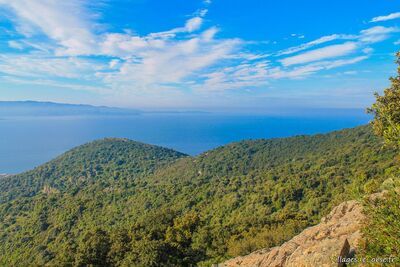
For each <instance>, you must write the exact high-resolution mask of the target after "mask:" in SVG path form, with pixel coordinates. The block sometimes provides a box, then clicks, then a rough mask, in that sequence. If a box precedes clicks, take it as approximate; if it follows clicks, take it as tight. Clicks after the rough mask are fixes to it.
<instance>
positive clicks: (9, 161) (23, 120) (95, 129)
mask: <svg viewBox="0 0 400 267" xmlns="http://www.w3.org/2000/svg"><path fill="white" fill-rule="evenodd" d="M370 119H371V118H370V117H369V116H368V115H366V114H364V112H352V113H351V114H348V113H346V112H342V113H340V114H329V113H325V114H308V115H262V114H261V115H260V114H256V115H254V114H251V115H248V114H223V113H221V114H219V113H143V114H140V115H131V116H56V117H51V116H45V117H8V118H7V117H6V118H0V174H16V173H20V172H24V171H27V170H30V169H32V168H35V167H37V166H39V165H41V164H43V163H45V162H47V161H49V160H51V159H53V158H54V157H56V156H58V155H60V154H62V153H64V152H66V151H67V150H69V149H71V148H73V147H75V146H78V145H81V144H84V143H87V142H90V141H93V140H95V139H101V138H105V137H121V138H129V139H132V140H136V141H140V142H144V143H149V144H154V145H159V146H163V147H168V148H172V149H175V150H177V151H180V152H183V153H186V154H189V155H193V156H195V155H198V154H200V153H203V152H205V151H207V150H210V149H213V148H216V147H218V146H222V145H225V144H228V143H231V142H237V141H241V140H245V139H260V138H277V137H288V136H294V135H304V134H318V133H326V132H330V131H333V130H339V129H343V128H350V127H355V126H359V125H363V124H366V123H368V121H369V120H370Z"/></svg>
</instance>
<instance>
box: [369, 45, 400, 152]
mask: <svg viewBox="0 0 400 267" xmlns="http://www.w3.org/2000/svg"><path fill="white" fill-rule="evenodd" d="M396 56H397V59H396V63H397V65H398V68H397V76H395V77H391V78H390V82H391V86H390V87H389V88H387V89H385V91H384V94H383V95H382V96H381V95H379V94H378V93H375V97H376V102H375V103H374V104H373V105H372V106H371V108H369V109H368V112H369V113H372V114H374V116H375V118H374V120H373V121H372V126H373V128H374V131H375V133H376V134H377V135H379V136H382V137H383V138H384V140H385V143H386V144H387V145H393V146H395V147H400V52H398V53H397V55H396Z"/></svg>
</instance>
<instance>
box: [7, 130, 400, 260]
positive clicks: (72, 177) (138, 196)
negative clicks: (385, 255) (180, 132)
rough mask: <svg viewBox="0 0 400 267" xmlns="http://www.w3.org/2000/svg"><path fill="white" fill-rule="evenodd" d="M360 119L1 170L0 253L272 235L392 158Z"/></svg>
mask: <svg viewBox="0 0 400 267" xmlns="http://www.w3.org/2000/svg"><path fill="white" fill-rule="evenodd" d="M381 142H382V140H381V139H380V138H378V137H375V136H374V135H373V134H372V131H371V129H370V127H359V128H355V129H349V130H343V131H337V132H333V133H329V134H325V135H315V136H298V137H292V138H284V139H272V140H255V141H243V142H238V143H233V144H230V145H227V146H224V147H220V148H217V149H215V150H212V151H209V152H206V153H204V154H202V155H199V156H197V157H187V156H186V155H183V154H181V153H178V152H175V151H172V150H168V149H163V148H158V147H154V146H149V145H144V144H140V143H136V142H132V141H128V140H119V139H106V140H101V141H96V142H93V143H90V144H87V145H84V146H81V147H78V148H76V149H74V150H72V151H70V152H67V153H66V154H64V155H62V156H60V157H59V158H57V159H55V160H54V161H51V162H49V163H47V164H45V165H43V166H41V167H38V168H36V169H35V170H32V171H29V172H27V173H23V174H20V175H16V176H12V177H6V178H1V179H0V221H1V222H2V223H1V224H0V265H1V266H3V265H5V266H28V265H29V266H32V265H38V266H43V265H45V264H47V265H49V266H85V265H92V266H103V265H107V266H190V265H199V266H209V265H211V264H212V263H217V262H221V261H222V260H223V259H226V258H228V257H232V256H237V255H242V254H247V253H249V252H251V251H254V250H256V249H259V248H264V247H271V246H276V245H279V244H281V243H283V242H284V241H286V240H288V239H290V238H291V237H293V236H294V235H295V234H297V233H299V232H300V231H301V230H302V229H304V228H305V227H307V226H309V225H313V224H315V223H317V222H318V221H319V219H320V218H321V216H323V215H325V214H326V213H327V212H329V211H330V209H331V208H332V207H333V206H334V205H336V204H338V203H340V202H341V201H343V200H347V199H350V198H352V197H353V196H362V195H363V194H365V193H369V192H375V191H377V190H378V189H379V187H380V184H381V183H382V182H383V181H385V180H386V179H387V178H388V177H391V176H390V175H391V174H390V173H388V171H385V170H392V171H393V172H395V171H396V170H397V169H398V166H399V164H398V158H397V157H396V155H397V154H396V153H395V151H393V150H392V149H390V148H382V147H381Z"/></svg>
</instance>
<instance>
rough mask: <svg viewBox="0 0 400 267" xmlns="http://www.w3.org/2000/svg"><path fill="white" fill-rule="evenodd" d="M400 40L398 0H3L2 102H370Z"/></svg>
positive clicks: (274, 106) (243, 105) (218, 105)
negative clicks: (28, 100)
mask: <svg viewBox="0 0 400 267" xmlns="http://www.w3.org/2000/svg"><path fill="white" fill-rule="evenodd" d="M398 50H400V6H399V5H398V3H396V1H393V0H380V1H376V0H363V1H361V0H352V1H348V0H346V1H345V0H336V1H326V0H287V1H267V0H246V1H242V0H240V1H239V0H199V1H194V0H170V1H165V0H153V1H151V0H116V1H112V0H103V1H83V0H69V1H56V0H12V1H11V0H0V100H27V99H30V100H41V101H56V102H68V103H89V104H95V105H109V106H121V107H135V108H148V109H163V108H175V109H176V108H179V109H186V108H187V109H204V110H235V111H240V110H242V111H252V110H253V111H266V112H267V111H271V110H285V109H286V110H289V109H293V108H365V107H367V106H368V105H370V104H371V103H372V101H373V95H372V94H373V92H374V91H381V90H382V89H383V88H384V87H386V86H387V85H388V77H389V76H390V75H393V74H394V71H395V65H394V63H393V61H394V53H395V52H396V51H398Z"/></svg>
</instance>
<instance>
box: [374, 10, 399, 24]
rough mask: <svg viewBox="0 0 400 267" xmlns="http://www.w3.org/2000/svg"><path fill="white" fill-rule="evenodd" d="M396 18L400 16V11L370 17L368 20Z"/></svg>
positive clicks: (377, 20)
mask: <svg viewBox="0 0 400 267" xmlns="http://www.w3.org/2000/svg"><path fill="white" fill-rule="evenodd" d="M398 18H400V12H395V13H391V14H389V15H385V16H378V17H375V18H372V19H371V21H370V22H380V21H387V20H392V19H398Z"/></svg>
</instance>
